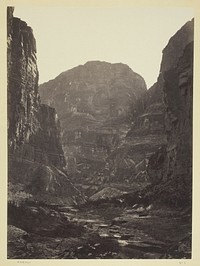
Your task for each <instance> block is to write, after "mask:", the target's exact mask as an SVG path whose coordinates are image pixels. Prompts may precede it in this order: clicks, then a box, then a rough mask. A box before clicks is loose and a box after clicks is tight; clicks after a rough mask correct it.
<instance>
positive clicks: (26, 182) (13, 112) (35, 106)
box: [8, 8, 83, 204]
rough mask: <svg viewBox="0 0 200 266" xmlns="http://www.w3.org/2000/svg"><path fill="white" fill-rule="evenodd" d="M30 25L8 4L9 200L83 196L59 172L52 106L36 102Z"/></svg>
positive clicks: (57, 134) (59, 154)
mask: <svg viewBox="0 0 200 266" xmlns="http://www.w3.org/2000/svg"><path fill="white" fill-rule="evenodd" d="M38 76H39V75H38V69H37V62H36V42H35V38H34V36H33V31H32V29H31V28H30V27H29V26H27V24H26V23H25V22H24V21H21V20H20V19H19V18H15V17H13V8H8V155H9V163H8V175H9V177H8V181H9V188H10V191H9V192H10V193H9V200H10V201H11V202H12V201H14V202H18V201H21V200H23V197H25V198H26V197H31V198H33V199H37V200H41V201H45V202H65V203H69V204H72V203H75V202H77V201H78V200H80V199H81V201H82V200H83V199H82V197H81V195H80V193H79V191H78V190H77V189H76V188H75V187H74V186H73V185H72V184H71V181H70V180H69V178H68V176H66V174H65V173H64V172H63V167H64V166H65V164H66V163H65V159H64V154H63V150H62V144H61V138H60V134H61V133H60V123H59V120H58V117H57V114H56V112H55V109H53V108H52V107H49V106H47V105H43V104H41V103H40V98H39V94H38Z"/></svg>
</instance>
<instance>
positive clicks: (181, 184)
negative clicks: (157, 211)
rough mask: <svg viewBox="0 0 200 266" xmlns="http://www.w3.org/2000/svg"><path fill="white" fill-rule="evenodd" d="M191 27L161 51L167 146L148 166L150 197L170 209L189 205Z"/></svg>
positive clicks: (189, 23) (191, 92) (183, 30)
mask: <svg viewBox="0 0 200 266" xmlns="http://www.w3.org/2000/svg"><path fill="white" fill-rule="evenodd" d="M193 27H194V20H192V21H189V22H187V23H186V24H185V25H184V26H183V27H182V28H181V29H180V30H179V31H178V32H177V33H176V34H175V35H174V36H173V37H172V38H171V39H170V41H169V43H168V45H167V46H166V48H165V49H164V50H163V58H162V63H161V71H160V72H161V73H160V76H159V78H160V79H161V80H162V83H160V84H161V85H160V86H161V88H162V93H163V104H164V106H165V120H164V125H165V134H166V136H167V144H166V146H163V147H160V149H159V150H158V151H157V152H156V153H155V154H154V155H153V156H152V157H151V158H150V162H149V166H148V173H149V176H150V178H151V181H152V182H153V187H152V190H153V191H154V192H153V194H154V196H155V197H156V198H160V199H161V201H162V200H163V201H164V202H165V203H166V202H167V203H170V204H172V205H190V204H191V192H192V107H193V105H192V104H193V100H192V99H193V38H194V36H193V34H194V29H193Z"/></svg>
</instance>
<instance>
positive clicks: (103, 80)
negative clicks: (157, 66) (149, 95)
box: [39, 61, 146, 187]
mask: <svg viewBox="0 0 200 266" xmlns="http://www.w3.org/2000/svg"><path fill="white" fill-rule="evenodd" d="M39 91H40V95H41V99H42V101H43V102H44V103H47V104H49V105H51V106H53V107H55V108H56V111H57V112H58V116H59V119H60V120H61V126H62V131H63V132H62V135H63V137H62V140H63V144H64V151H65V157H66V159H67V165H68V171H69V172H70V173H71V174H74V179H76V182H77V183H81V184H83V183H84V184H85V185H86V186H87V185H90V184H93V185H96V186H97V187H98V186H102V184H103V183H104V182H107V181H108V180H109V179H110V176H109V175H110V172H111V169H110V161H109V157H110V154H111V153H112V152H113V151H114V149H115V148H116V147H117V146H118V145H119V143H120V141H121V140H122V139H123V138H124V137H125V136H126V133H127V132H128V130H129V128H130V119H131V117H132V106H133V105H134V103H135V102H136V101H137V99H138V98H139V97H140V96H141V95H142V94H143V93H144V92H146V85H145V81H144V80H143V78H142V77H141V76H140V75H138V74H137V73H135V72H133V71H132V70H131V69H130V68H129V67H128V66H127V65H124V64H121V63H117V64H110V63H107V62H100V61H91V62H87V63H86V64H85V65H81V66H78V67H75V68H73V69H71V70H68V71H66V72H63V73H62V74H60V75H59V76H58V77H56V78H55V79H54V80H50V81H49V82H47V83H44V84H42V85H40V87H39ZM106 180H107V181H106Z"/></svg>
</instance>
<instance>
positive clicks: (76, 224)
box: [8, 200, 191, 259]
mask: <svg viewBox="0 0 200 266" xmlns="http://www.w3.org/2000/svg"><path fill="white" fill-rule="evenodd" d="M8 211H9V212H11V213H12V215H11V216H12V217H10V221H9V226H8V258H11V259H188V258H191V215H190V210H187V209H184V210H181V209H176V210H174V209H173V210H172V209H170V208H167V207H162V206H156V205H152V204H151V205H149V206H144V205H142V204H137V203H136V204H134V205H133V206H129V205H127V204H125V203H124V202H122V201H120V200H115V201H110V200H104V201H98V202H95V203H94V202H90V203H86V204H84V205H82V206H71V207H66V206H61V205H44V204H43V205H41V204H39V203H35V202H32V203H31V202H29V203H27V204H26V205H24V206H23V207H22V206H21V207H16V206H10V207H9V209H8ZM22 213H23V215H21V214H22ZM19 217H20V218H19Z"/></svg>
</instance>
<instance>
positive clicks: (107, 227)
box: [7, 7, 194, 259]
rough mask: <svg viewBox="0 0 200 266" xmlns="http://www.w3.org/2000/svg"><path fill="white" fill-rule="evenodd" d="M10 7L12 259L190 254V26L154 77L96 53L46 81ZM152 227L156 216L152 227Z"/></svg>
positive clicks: (29, 35)
mask: <svg viewBox="0 0 200 266" xmlns="http://www.w3.org/2000/svg"><path fill="white" fill-rule="evenodd" d="M13 11H14V9H13V8H11V7H10V8H8V25H7V28H8V32H7V34H8V35H7V37H8V38H7V40H8V41H7V47H8V49H7V56H8V57H7V59H8V60H7V62H8V258H9V259H50V258H51V259H53V258H54V259H75V258H78V259H82V258H84V259H90V258H91V259H92V258H93V259H94V258H95V259H104V258H105V259H106V258H109V259H170V258H188V259H189V258H191V239H192V235H191V232H192V222H191V221H192V220H191V217H192V216H191V211H192V208H191V204H192V97H193V93H192V91H193V34H194V33H193V27H194V25H193V24H194V21H193V20H192V21H189V22H187V23H186V24H185V25H184V26H183V27H182V28H181V29H180V30H179V31H178V32H177V33H176V34H175V35H174V36H173V37H172V38H171V39H170V40H169V43H168V44H167V46H166V47H165V49H164V50H163V57H162V62H161V67H160V74H159V76H158V79H157V82H156V83H155V84H154V85H153V86H152V87H151V88H150V89H148V90H147V88H146V84H145V80H144V79H143V78H142V77H141V76H140V75H139V74H137V73H135V72H134V71H132V70H131V69H130V68H129V67H128V66H127V65H125V64H122V63H116V64H111V63H108V62H101V61H90V62H87V63H86V64H84V65H80V66H77V67H75V68H73V69H71V70H67V71H66V72H63V73H61V74H60V75H59V76H58V77H56V78H55V79H53V80H50V81H48V82H46V83H44V84H42V85H40V86H39V85H38V78H39V73H38V68H37V57H36V41H35V38H34V35H33V31H32V29H31V28H30V27H29V26H28V25H27V24H26V22H24V21H22V20H20V19H19V18H15V17H13ZM155 225H156V226H155Z"/></svg>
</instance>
